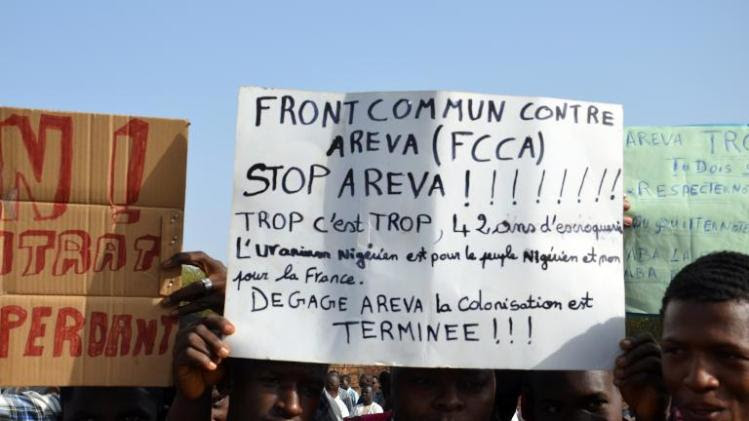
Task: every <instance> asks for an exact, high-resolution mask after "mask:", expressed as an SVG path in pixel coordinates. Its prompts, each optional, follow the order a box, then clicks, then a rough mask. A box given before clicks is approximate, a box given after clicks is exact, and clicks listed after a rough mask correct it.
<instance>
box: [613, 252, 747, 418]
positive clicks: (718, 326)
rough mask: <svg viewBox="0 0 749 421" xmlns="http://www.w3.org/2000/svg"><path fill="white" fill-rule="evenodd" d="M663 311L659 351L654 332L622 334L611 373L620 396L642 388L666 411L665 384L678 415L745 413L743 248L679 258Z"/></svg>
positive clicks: (745, 299) (675, 413) (744, 265)
mask: <svg viewBox="0 0 749 421" xmlns="http://www.w3.org/2000/svg"><path fill="white" fill-rule="evenodd" d="M661 315H662V317H663V338H662V347H663V349H662V352H661V350H660V349H659V348H658V346H657V345H656V344H655V341H654V340H653V339H652V338H647V337H640V338H627V339H625V340H623V341H622V344H621V346H622V349H623V350H624V353H623V355H622V356H621V357H619V359H617V370H616V373H615V374H616V377H617V383H618V384H619V385H620V388H622V392H623V393H624V395H625V397H626V396H627V393H640V394H647V395H648V396H650V399H649V400H650V401H651V402H652V403H651V404H652V405H653V406H655V407H656V408H658V409H660V410H663V411H664V412H665V409H664V408H666V407H667V402H664V401H665V399H661V398H660V397H659V396H658V394H657V393H658V391H659V390H661V389H665V390H667V391H668V392H669V394H670V395H671V397H672V399H673V410H674V417H675V418H676V419H681V420H686V421H692V420H711V421H722V420H742V421H743V420H749V328H748V327H747V326H749V256H747V255H745V254H740V253H735V252H718V253H712V254H708V255H706V256H703V257H700V258H699V259H697V260H695V261H694V262H692V263H690V264H689V265H687V266H685V267H684V268H683V269H682V270H681V271H680V272H679V273H677V274H676V276H675V277H674V278H673V280H672V281H671V283H670V284H669V286H668V288H667V289H666V293H665V295H664V297H663V300H662V306H661ZM638 387H639V388H638ZM664 418H665V416H664ZM638 419H639V418H638Z"/></svg>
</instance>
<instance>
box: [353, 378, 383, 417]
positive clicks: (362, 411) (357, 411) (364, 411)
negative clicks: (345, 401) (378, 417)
mask: <svg viewBox="0 0 749 421" xmlns="http://www.w3.org/2000/svg"><path fill="white" fill-rule="evenodd" d="M373 398H374V391H373V390H372V386H369V385H366V386H362V389H361V400H362V403H360V404H358V405H356V407H355V408H354V416H359V415H369V414H381V413H382V407H381V406H380V405H379V404H377V402H374V401H373V400H372V399H373Z"/></svg>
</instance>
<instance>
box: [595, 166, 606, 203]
mask: <svg viewBox="0 0 749 421" xmlns="http://www.w3.org/2000/svg"><path fill="white" fill-rule="evenodd" d="M607 171H608V169H606V168H604V169H603V175H602V176H601V182H600V183H598V194H597V195H596V202H598V198H599V197H600V196H601V189H602V188H603V181H604V180H605V179H606V172H607Z"/></svg>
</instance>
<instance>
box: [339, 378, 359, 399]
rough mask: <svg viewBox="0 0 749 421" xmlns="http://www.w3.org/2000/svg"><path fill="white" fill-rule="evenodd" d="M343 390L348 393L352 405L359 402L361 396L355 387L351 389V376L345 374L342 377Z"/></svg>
mask: <svg viewBox="0 0 749 421" xmlns="http://www.w3.org/2000/svg"><path fill="white" fill-rule="evenodd" d="M341 389H343V390H344V391H346V393H348V395H349V398H351V402H352V403H354V404H355V403H357V402H359V394H358V393H356V390H354V388H353V387H351V376H349V375H348V374H344V375H343V376H341Z"/></svg>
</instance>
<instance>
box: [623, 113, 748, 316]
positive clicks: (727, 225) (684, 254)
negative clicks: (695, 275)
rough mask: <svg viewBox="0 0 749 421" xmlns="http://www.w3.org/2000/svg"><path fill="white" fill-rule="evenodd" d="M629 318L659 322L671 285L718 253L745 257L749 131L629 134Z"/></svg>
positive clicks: (626, 273)
mask: <svg viewBox="0 0 749 421" xmlns="http://www.w3.org/2000/svg"><path fill="white" fill-rule="evenodd" d="M624 154H625V158H626V159H625V171H624V174H625V178H624V183H625V184H624V185H625V191H626V194H627V196H628V198H629V200H630V202H631V203H632V209H633V216H634V223H633V227H632V229H631V230H628V232H627V233H625V242H624V255H625V270H624V278H625V281H626V287H627V311H630V312H633V313H647V314H658V313H659V312H660V308H661V298H662V297H663V293H664V292H665V290H666V287H667V286H668V284H669V282H670V281H671V278H672V277H673V276H674V275H675V274H676V273H677V272H678V271H679V270H680V269H681V268H682V267H684V266H685V265H687V264H688V263H690V262H692V261H693V260H695V259H697V258H698V257H700V256H702V255H705V254H707V253H710V252H713V251H719V250H733V251H739V252H744V253H747V252H749V216H748V215H747V212H746V209H747V208H749V127H747V126H705V127H631V128H628V129H627V130H626V134H625V136H624Z"/></svg>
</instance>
